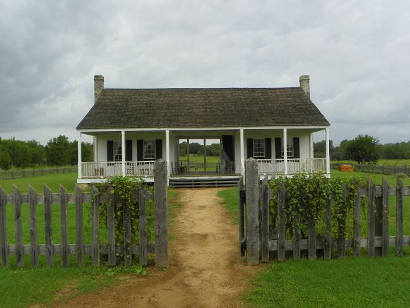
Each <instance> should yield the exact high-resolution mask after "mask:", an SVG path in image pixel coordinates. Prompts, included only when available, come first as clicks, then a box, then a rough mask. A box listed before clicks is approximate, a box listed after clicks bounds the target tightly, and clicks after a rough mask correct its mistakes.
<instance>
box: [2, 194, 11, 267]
mask: <svg viewBox="0 0 410 308" xmlns="http://www.w3.org/2000/svg"><path fill="white" fill-rule="evenodd" d="M6 210H7V195H6V193H5V192H4V190H3V189H1V188H0V255H1V265H2V266H4V267H6V266H7V265H8V260H7V259H8V254H9V251H8V250H9V249H8V244H7V217H6V213H7V211H6Z"/></svg>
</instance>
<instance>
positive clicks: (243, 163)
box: [239, 128, 245, 177]
mask: <svg viewBox="0 0 410 308" xmlns="http://www.w3.org/2000/svg"><path fill="white" fill-rule="evenodd" d="M239 139H240V141H239V142H240V152H241V174H242V176H243V177H245V141H244V134H243V128H241V129H239Z"/></svg>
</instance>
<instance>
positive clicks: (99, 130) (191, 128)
mask: <svg viewBox="0 0 410 308" xmlns="http://www.w3.org/2000/svg"><path fill="white" fill-rule="evenodd" d="M329 127H330V126H259V127H258V126H251V127H186V128H172V127H168V128H166V127H162V128H123V129H122V128H107V129H105V128H96V129H77V131H79V132H82V133H87V132H89V133H93V132H95V133H97V132H119V131H126V132H138V131H141V132H146V131H164V130H167V129H168V130H170V131H203V130H205V131H206V130H209V131H220V130H236V131H237V130H238V129H249V130H257V129H278V130H282V129H285V128H287V129H296V130H297V129H326V128H329Z"/></svg>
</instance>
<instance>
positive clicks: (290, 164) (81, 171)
mask: <svg viewBox="0 0 410 308" xmlns="http://www.w3.org/2000/svg"><path fill="white" fill-rule="evenodd" d="M94 94H95V103H94V105H93V107H92V108H91V109H90V111H89V112H88V113H87V115H86V116H85V117H84V118H83V120H82V121H81V122H80V124H79V125H78V126H77V131H78V141H79V142H78V157H79V160H78V183H95V182H101V181H104V179H105V178H107V177H108V176H113V175H124V176H142V177H144V178H145V179H146V180H147V181H150V180H152V176H153V163H154V161H155V160H157V159H163V160H165V161H166V162H167V163H168V167H169V176H170V178H171V179H172V178H173V177H183V176H188V175H191V176H192V175H193V174H185V173H189V172H187V170H186V169H184V166H183V165H181V164H180V162H179V156H180V153H178V144H179V142H180V140H181V139H205V138H207V139H209V138H211V139H220V140H221V145H222V155H221V163H220V166H218V168H216V169H215V170H214V172H211V174H210V173H209V172H207V173H206V175H207V176H218V177H222V176H227V175H230V176H240V175H243V174H244V161H245V159H246V158H251V157H252V158H255V159H257V160H258V162H259V170H260V173H261V174H269V175H272V176H275V175H278V174H284V175H291V174H294V173H297V172H306V171H307V172H318V171H320V172H324V173H326V174H329V173H330V161H329V126H330V124H329V122H328V121H327V120H326V118H325V117H324V116H323V115H322V113H321V112H320V111H319V110H318V108H317V107H316V106H315V105H314V104H313V103H312V102H311V100H310V87H309V76H307V75H303V76H301V77H300V86H299V87H287V88H186V89H180V88H169V89H107V88H104V77H103V76H101V75H97V76H94ZM323 130H324V131H325V136H326V157H322V158H316V157H314V155H313V134H314V133H316V132H318V131H323ZM83 134H86V135H91V136H93V137H94V162H82V161H81V140H82V139H81V138H82V135H83ZM284 149H286V150H284ZM205 170H206V169H205ZM195 175H196V176H201V175H204V174H201V171H200V170H199V172H196V173H195Z"/></svg>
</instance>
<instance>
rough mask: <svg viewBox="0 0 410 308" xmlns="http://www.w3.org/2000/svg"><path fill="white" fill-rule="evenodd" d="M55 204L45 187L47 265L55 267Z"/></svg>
mask: <svg viewBox="0 0 410 308" xmlns="http://www.w3.org/2000/svg"><path fill="white" fill-rule="evenodd" d="M52 203H53V195H52V194H51V190H50V188H49V187H48V186H47V185H44V223H45V228H44V231H45V242H46V264H47V266H51V265H53V257H54V247H53V229H52V214H51V204H52Z"/></svg>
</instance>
